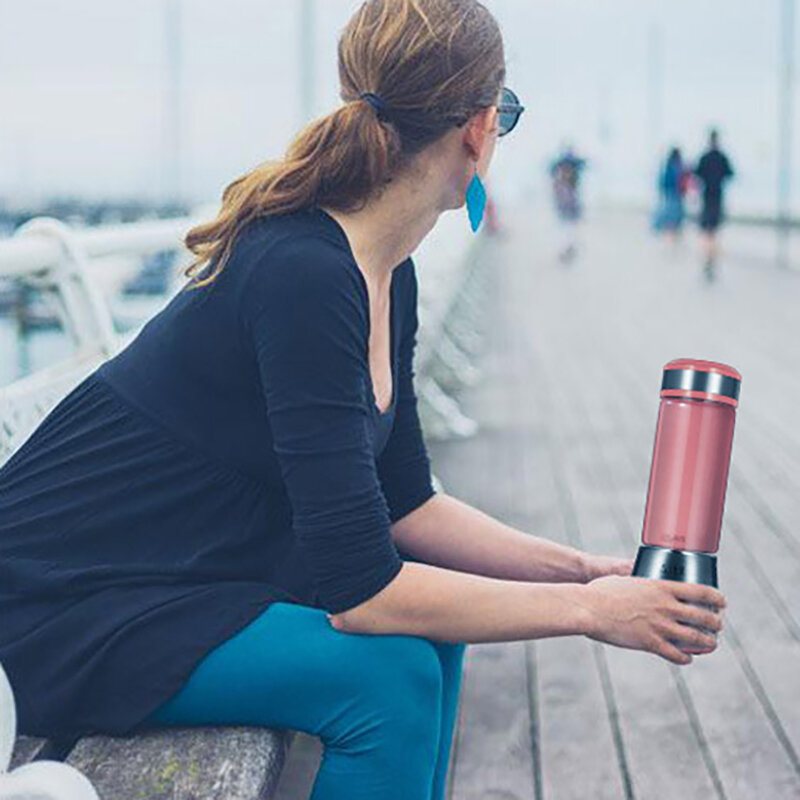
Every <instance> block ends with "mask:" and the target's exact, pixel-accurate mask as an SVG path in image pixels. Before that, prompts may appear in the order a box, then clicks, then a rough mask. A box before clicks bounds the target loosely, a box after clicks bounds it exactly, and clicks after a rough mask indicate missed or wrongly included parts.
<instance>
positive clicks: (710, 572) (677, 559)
mask: <svg viewBox="0 0 800 800" xmlns="http://www.w3.org/2000/svg"><path fill="white" fill-rule="evenodd" d="M631 574H632V575H634V576H636V577H638V578H655V579H657V580H668V581H683V582H684V583H702V584H705V585H706V586H713V587H714V588H715V589H718V588H719V584H718V583H717V557H716V556H715V555H712V554H711V553H694V552H691V551H690V550H670V549H669V548H667V547H654V546H652V545H649V544H643V545H640V547H639V551H638V553H637V554H636V561H635V563H634V565H633V572H632V573H631Z"/></svg>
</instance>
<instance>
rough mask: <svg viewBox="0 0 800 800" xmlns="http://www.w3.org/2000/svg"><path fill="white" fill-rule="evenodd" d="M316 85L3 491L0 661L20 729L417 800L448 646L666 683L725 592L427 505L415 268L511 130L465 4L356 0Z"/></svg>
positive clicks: (445, 725) (474, 190)
mask: <svg viewBox="0 0 800 800" xmlns="http://www.w3.org/2000/svg"><path fill="white" fill-rule="evenodd" d="M339 73H340V78H341V94H342V98H343V100H344V101H345V102H344V104H343V105H342V106H341V107H339V108H338V109H336V110H335V111H333V112H332V113H331V114H329V115H328V116H325V117H323V118H321V119H318V120H316V121H314V122H312V123H311V124H310V125H309V126H308V127H307V128H305V129H304V130H303V131H301V132H300V134H299V135H298V137H297V138H296V139H295V141H294V142H293V143H292V145H291V146H290V148H289V150H288V152H287V154H286V156H285V158H284V159H282V160H280V161H278V162H276V163H268V164H264V165H261V166H259V167H257V168H256V169H254V170H253V171H252V172H250V173H248V174H246V175H244V176H243V177H241V178H240V179H238V180H236V181H234V182H233V183H232V184H231V185H230V186H229V187H228V188H227V189H226V191H225V192H224V195H223V204H222V209H221V211H220V213H219V216H218V217H217V218H216V219H215V220H213V221H211V222H209V223H207V224H204V225H200V226H199V227H197V228H194V229H193V230H192V231H190V232H189V234H188V237H187V244H188V245H189V247H190V248H191V249H192V251H193V252H194V253H195V255H196V256H197V260H196V261H195V263H194V264H192V265H191V267H190V268H189V270H188V271H187V272H188V277H189V278H190V282H189V285H187V286H186V287H185V288H184V291H181V292H180V293H179V294H178V295H176V297H175V298H173V299H172V301H171V302H170V303H169V305H168V306H167V307H166V308H165V309H164V310H162V311H161V312H160V313H159V314H157V315H156V316H155V317H154V318H153V319H151V320H150V321H149V322H148V323H147V325H146V326H145V327H144V329H143V330H142V331H141V332H140V333H139V335H138V336H137V338H136V339H135V340H134V341H133V342H132V343H131V344H130V345H129V346H128V347H127V348H125V349H124V350H123V351H122V352H120V353H119V354H118V355H117V356H115V357H114V358H112V359H110V360H109V361H107V362H106V363H105V364H103V365H102V366H101V367H100V368H99V369H98V370H97V371H96V372H95V373H93V374H92V375H90V376H89V377H88V378H87V379H86V380H85V381H84V382H82V383H81V384H80V385H79V386H78V387H77V388H75V389H74V390H73V391H72V392H71V393H70V394H69V395H68V396H67V397H66V398H64V400H63V401H62V402H61V403H60V404H59V405H58V406H57V407H56V408H55V409H54V410H53V411H52V412H51V413H50V414H49V415H48V417H47V418H46V419H45V420H44V421H43V422H42V424H41V425H40V426H39V427H38V428H37V429H36V431H34V433H33V434H32V435H31V436H30V437H29V439H28V440H27V441H26V442H25V443H24V444H23V446H22V447H21V448H20V450H19V451H18V452H17V453H16V454H15V455H14V457H12V458H11V460H10V461H9V462H8V463H7V464H6V465H5V467H4V468H3V470H2V472H0V509H2V511H0V578H1V579H2V581H0V585H1V586H2V594H0V615H2V617H3V623H4V624H3V626H2V631H1V632H0V640H1V643H0V661H1V662H2V663H3V665H4V667H5V668H6V671H7V673H8V675H9V678H10V680H11V682H12V685H13V687H14V689H15V691H16V693H17V697H18V699H19V701H20V703H19V705H20V730H21V732H23V733H29V734H39V735H47V736H54V735H61V736H79V735H84V734H86V733H89V732H106V733H113V734H116V735H123V734H128V733H133V732H136V731H139V730H141V729H143V728H145V727H149V726H158V725H208V724H212V725H217V724H219V725H225V724H246V725H264V726H270V727H286V728H291V729H296V730H303V731H307V732H309V733H311V734H314V735H317V736H319V737H320V738H321V740H322V742H323V744H324V748H325V757H324V759H323V762H322V765H321V768H320V770H319V774H318V776H317V779H316V783H315V785H314V791H313V794H312V797H313V798H314V800H331V799H332V798H336V799H338V798H348V800H354V799H355V800H358V799H359V798H364V799H365V798H381V800H392V799H393V798H397V799H398V800H399V799H400V798H403V800H423V798H424V799H425V800H427V799H428V798H437V800H438V799H439V798H442V797H443V792H444V787H445V782H446V773H447V764H448V758H449V753H450V743H451V738H452V733H453V724H454V718H455V710H456V705H457V699H458V691H459V680H460V674H461V672H460V670H461V662H462V656H463V651H464V648H465V646H466V644H467V643H468V642H489V641H510V640H518V639H531V638H537V637H543V636H561V635H567V634H577V633H581V634H585V635H588V636H591V637H593V638H595V639H598V640H601V641H606V642H611V643H613V644H617V645H620V646H624V647H631V648H639V649H645V650H649V651H651V652H653V653H657V654H659V655H661V656H662V657H664V658H666V659H668V660H670V661H673V662H675V663H678V664H685V663H689V661H690V660H691V655H689V653H690V652H691V651H692V650H694V651H695V652H698V651H703V650H705V651H708V650H709V649H713V646H714V641H713V638H712V637H709V636H706V635H701V634H700V633H699V632H698V631H697V630H694V629H692V628H690V627H688V625H687V624H684V623H694V624H698V625H704V626H706V627H708V628H710V629H712V630H718V629H719V627H720V618H719V614H718V612H717V611H716V610H715V611H708V610H701V609H699V608H694V607H692V606H690V605H688V604H687V603H686V602H682V601H686V600H694V601H706V602H708V603H712V604H716V605H721V604H722V602H723V598H722V595H721V594H720V593H719V592H717V591H715V590H713V589H710V588H707V587H698V586H687V585H682V584H678V583H674V584H673V583H670V582H662V581H647V580H641V579H637V578H630V577H628V578H624V577H622V576H623V575H628V574H629V573H630V569H631V564H630V562H629V561H627V560H620V559H614V558H609V557H602V556H591V555H589V554H586V553H583V552H580V551H578V550H575V549H573V548H570V547H563V546H561V545H558V544H555V543H553V542H550V541H548V540H546V539H541V538H537V537H535V536H531V535H529V534H527V533H524V532H522V531H518V530H515V529H513V528H511V527H509V526H507V525H504V524H502V523H501V522H499V521H497V520H495V519H493V518H491V517H490V516H488V515H487V514H484V513H483V512H481V511H480V510H478V509H476V508H472V507H470V506H469V505H467V504H466V503H463V502H461V501H459V500H457V499H456V498H454V497H449V496H447V495H446V494H444V493H443V492H435V491H434V489H433V486H432V484H431V476H430V464H429V460H428V455H427V452H426V449H425V445H424V442H423V439H422V436H421V432H420V425H419V420H418V417H417V408H416V398H415V394H414V386H413V368H412V364H413V353H414V345H415V339H416V331H417V311H416V300H417V283H416V274H415V267H414V263H413V261H412V260H411V259H410V253H411V252H412V251H413V250H414V249H415V248H416V246H417V245H418V244H419V242H420V240H421V239H422V238H423V237H424V236H425V235H426V234H427V233H428V231H429V230H430V229H431V228H432V227H433V225H434V224H435V222H436V220H437V218H438V216H439V214H441V213H442V211H444V210H446V209H448V208H456V207H459V206H461V205H463V204H464V202H465V197H466V198H468V201H467V202H468V206H469V209H470V211H471V220H472V222H473V225H476V224H479V223H480V215H481V199H482V192H481V182H480V181H481V178H483V177H485V175H486V172H487V170H488V167H489V162H490V160H491V158H492V153H493V150H494V147H495V142H496V138H497V136H499V135H501V134H502V133H504V132H507V131H508V130H510V128H511V127H513V124H514V123H515V122H516V119H517V118H518V117H519V111H520V108H519V107H518V106H517V105H514V104H513V103H512V104H511V105H510V106H509V105H508V104H500V99H501V97H504V96H505V97H512V95H511V94H510V93H505V94H503V93H502V87H503V81H504V77H505V66H504V59H503V46H502V41H501V37H500V33H499V30H498V28H497V25H496V23H495V21H494V19H493V18H492V17H491V15H490V14H489V13H488V11H487V10H486V9H485V8H484V7H483V6H482V5H481V4H480V3H478V2H475V0H369V2H366V3H365V4H364V5H363V6H362V7H361V8H360V9H359V10H358V11H357V12H356V13H355V15H354V16H353V18H352V19H351V20H350V22H349V24H348V25H347V26H346V28H345V30H344V31H343V34H342V36H341V40H340V44H339ZM476 466H477V465H476ZM401 555H402V556H403V557H402V558H401ZM595 578H597V580H592V579H595ZM590 580H591V581H592V582H591V583H588V581H590ZM670 639H672V640H673V641H674V642H675V643H672V642H671V641H670ZM679 645H682V646H683V649H680V648H679Z"/></svg>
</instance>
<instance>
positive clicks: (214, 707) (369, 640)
mask: <svg viewBox="0 0 800 800" xmlns="http://www.w3.org/2000/svg"><path fill="white" fill-rule="evenodd" d="M465 648H466V644H464V643H451V642H444V641H437V640H433V639H428V638H424V637H419V636H411V635H404V634H356V633H344V632H342V631H337V630H336V629H335V628H333V627H332V626H331V624H330V622H329V620H328V618H327V615H326V612H325V611H324V610H323V609H319V608H313V607H311V606H303V605H299V604H295V603H289V602H274V603H272V604H271V605H269V606H268V607H267V608H266V609H265V610H264V611H263V612H262V613H261V614H260V615H259V616H258V617H256V618H255V619H254V620H253V621H252V622H250V623H249V624H248V625H247V626H245V627H244V628H243V629H242V630H240V631H239V632H237V633H236V634H235V635H234V636H232V637H231V638H229V639H227V640H226V641H224V642H223V643H222V644H221V645H218V646H217V647H216V648H214V649H213V650H211V651H210V652H209V653H208V654H206V656H205V658H203V660H202V661H200V663H199V664H198V665H197V666H196V667H195V669H194V671H193V672H192V673H191V675H190V676H189V678H188V680H187V682H186V683H185V684H184V685H183V686H182V687H181V688H180V689H179V690H178V692H177V693H176V694H174V695H172V697H170V698H169V699H168V700H167V701H166V703H164V704H163V705H161V706H160V707H159V708H158V709H157V710H156V711H155V712H154V713H153V714H152V715H151V716H150V717H149V718H148V721H150V722H152V723H153V724H154V725H255V726H265V727H269V728H287V729H290V730H298V731H306V732H307V733H310V734H312V735H314V736H318V737H319V738H320V739H321V741H322V744H323V755H322V762H321V764H320V768H319V771H318V772H317V777H316V781H315V783H314V790H313V791H312V793H311V798H310V800H378V798H380V800H443V799H444V794H445V786H446V782H447V767H448V762H449V759H450V746H451V743H452V738H453V729H454V725H455V718H456V709H457V706H458V693H459V688H460V684H461V667H462V661H463V654H464V650H465Z"/></svg>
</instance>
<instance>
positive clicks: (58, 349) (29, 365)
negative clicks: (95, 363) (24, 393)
mask: <svg viewBox="0 0 800 800" xmlns="http://www.w3.org/2000/svg"><path fill="white" fill-rule="evenodd" d="M73 349H74V348H73V346H72V344H71V342H70V341H69V339H68V337H67V336H66V334H65V333H64V331H62V330H56V329H53V330H34V331H30V332H28V333H27V334H26V335H24V336H20V335H19V334H18V331H17V323H16V320H15V319H13V318H12V317H10V316H7V315H4V314H0V386H5V385H6V384H9V383H11V382H12V381H15V380H17V379H18V378H22V377H24V376H25V375H29V374H30V373H32V372H36V371H38V370H40V369H42V368H44V367H47V366H49V365H50V364H53V363H55V362H57V361H61V360H62V359H64V358H66V357H67V356H69V355H70V353H72V352H73Z"/></svg>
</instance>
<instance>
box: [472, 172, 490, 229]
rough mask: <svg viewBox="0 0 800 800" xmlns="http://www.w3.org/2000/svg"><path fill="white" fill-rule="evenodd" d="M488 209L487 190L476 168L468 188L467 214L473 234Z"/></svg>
mask: <svg viewBox="0 0 800 800" xmlns="http://www.w3.org/2000/svg"><path fill="white" fill-rule="evenodd" d="M485 208H486V189H485V188H484V186H483V181H482V180H481V179H480V177H479V176H478V167H477V165H476V166H475V174H474V175H473V176H472V180H471V181H470V182H469V186H467V214H468V215H469V224H470V226H471V228H472V232H473V233H475V231H477V230H478V227H479V226H480V224H481V220H482V219H483V210H484V209H485Z"/></svg>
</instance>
